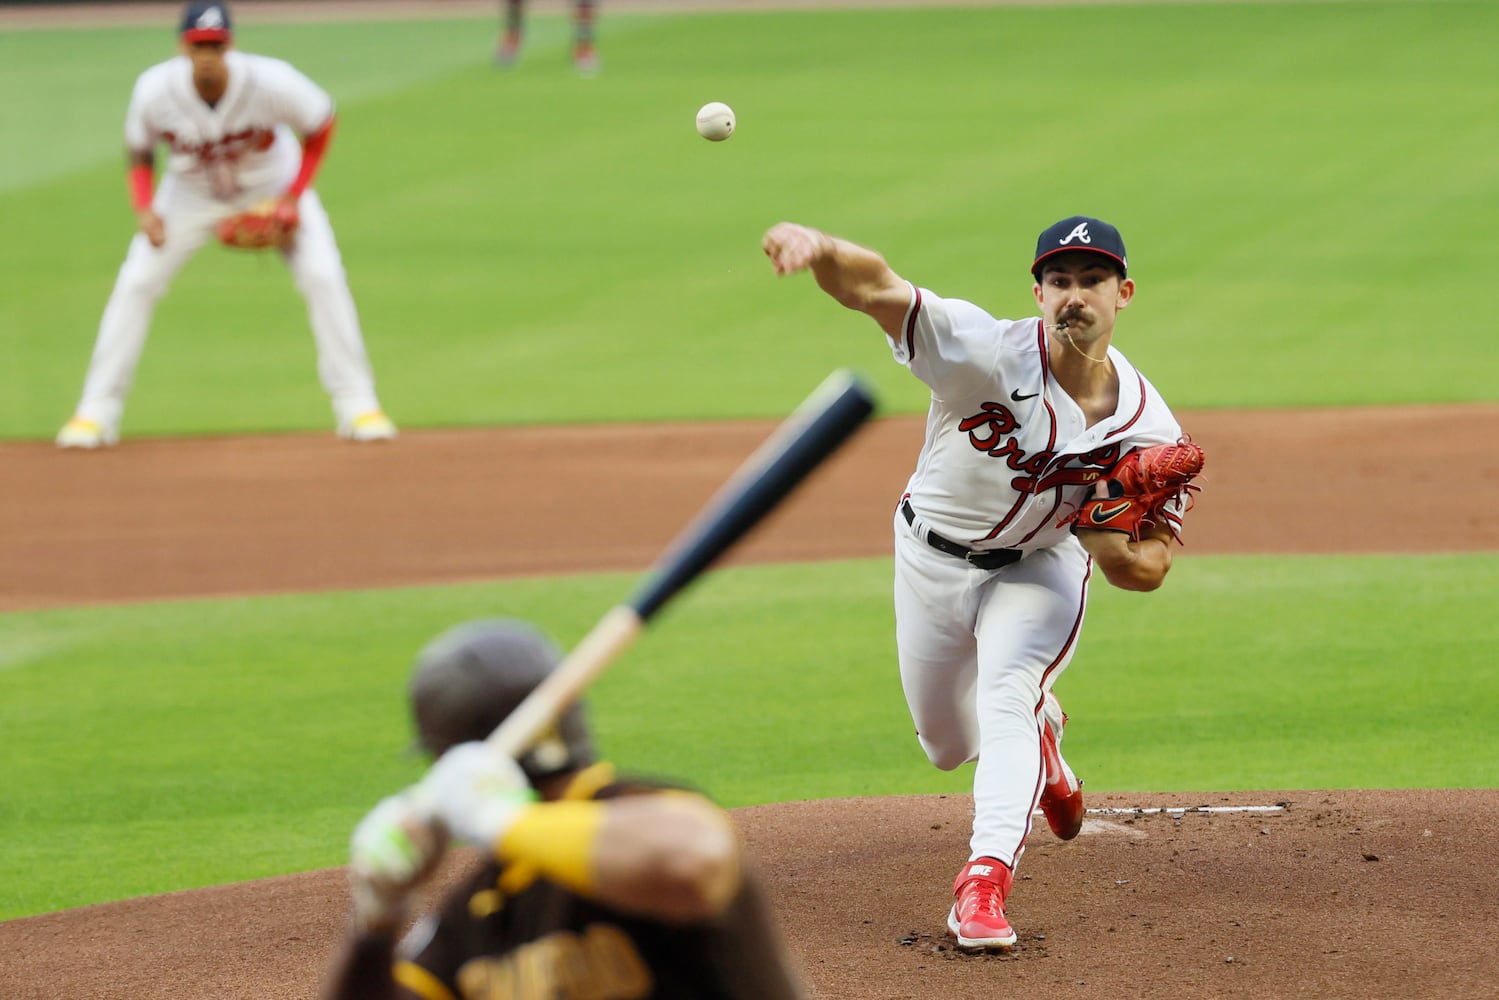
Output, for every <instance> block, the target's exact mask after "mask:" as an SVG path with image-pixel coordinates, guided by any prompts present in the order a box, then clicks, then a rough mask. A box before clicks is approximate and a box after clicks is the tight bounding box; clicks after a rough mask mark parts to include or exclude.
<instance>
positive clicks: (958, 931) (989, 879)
mask: <svg viewBox="0 0 1499 1000" xmlns="http://www.w3.org/2000/svg"><path fill="white" fill-rule="evenodd" d="M1014 881H1015V873H1014V872H1012V871H1010V869H1009V868H1008V867H1006V866H1005V865H1004V864H1003V863H1002V862H1000V861H998V860H996V859H994V858H975V859H974V860H972V861H970V862H968V864H966V865H964V866H963V870H962V871H960V872H958V877H957V879H956V880H954V882H953V896H954V899H953V905H952V909H951V910H949V911H948V914H947V929H948V930H950V931H952V932H953V936H954V937H956V938H957V939H958V947H959V948H967V949H969V950H974V951H987V950H1000V951H1003V950H1005V949H1007V948H1013V947H1014V946H1015V929H1014V928H1013V927H1011V926H1010V922H1009V920H1007V919H1005V898H1006V897H1007V896H1009V894H1010V886H1011V885H1013V884H1014Z"/></svg>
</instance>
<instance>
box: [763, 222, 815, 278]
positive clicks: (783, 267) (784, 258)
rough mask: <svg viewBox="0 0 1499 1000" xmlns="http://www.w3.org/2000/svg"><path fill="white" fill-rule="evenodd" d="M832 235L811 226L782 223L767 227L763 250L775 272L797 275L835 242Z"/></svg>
mask: <svg viewBox="0 0 1499 1000" xmlns="http://www.w3.org/2000/svg"><path fill="white" fill-rule="evenodd" d="M832 242H833V240H832V237H830V236H829V235H828V234H827V233H824V232H822V231H820V230H817V229H813V228H811V227H809V226H802V225H798V224H797V223H795V222H780V223H777V224H776V225H774V226H771V227H770V229H768V230H766V232H765V237H764V239H762V240H761V241H760V249H762V250H764V251H765V256H767V257H769V258H770V262H771V264H773V265H774V266H775V269H776V274H781V275H785V274H795V273H796V272H798V271H803V270H806V269H807V268H809V267H811V266H812V263H813V262H814V261H816V260H817V259H818V258H819V257H821V256H823V255H824V254H826V253H827V252H828V250H829V248H830V247H831V245H832Z"/></svg>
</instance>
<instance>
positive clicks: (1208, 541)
mask: <svg viewBox="0 0 1499 1000" xmlns="http://www.w3.org/2000/svg"><path fill="white" fill-rule="evenodd" d="M1181 417H1182V422H1183V424H1184V426H1186V427H1188V428H1189V429H1191V431H1192V432H1193V434H1194V436H1195V437H1196V438H1197V440H1198V441H1199V442H1201V443H1202V444H1203V446H1204V448H1205V450H1206V452H1207V455H1208V461H1207V467H1206V470H1205V474H1204V478H1203V480H1202V482H1203V485H1204V491H1203V493H1202V495H1201V498H1200V500H1199V502H1198V507H1197V509H1196V510H1194V511H1193V512H1192V513H1191V514H1190V515H1189V517H1188V522H1187V542H1188V547H1187V548H1186V549H1185V550H1183V553H1182V556H1181V558H1191V557H1192V556H1193V555H1195V554H1199V553H1223V552H1243V553H1249V552H1279V553H1297V552H1364V551H1382V552H1430V551H1469V550H1486V551H1494V550H1499V504H1494V503H1492V502H1481V501H1482V500H1483V498H1487V499H1488V500H1489V501H1492V500H1493V499H1494V498H1495V497H1496V494H1499V455H1496V454H1495V452H1494V450H1493V448H1492V445H1491V443H1492V442H1493V441H1494V440H1499V405H1486V406H1452V407H1434V408H1370V409H1359V410H1316V411H1281V412H1275V413H1228V412H1221V413H1186V414H1181ZM773 426H774V424H773V423H772V422H737V423H722V424H703V425H687V424H683V425H664V426H663V425H652V426H611V427H594V428H588V427H577V428H536V429H527V430H495V431H487V430H474V431H433V432H413V433H407V434H406V435H404V436H403V437H402V438H401V439H400V440H398V441H396V442H394V443H391V444H388V445H384V444H382V445H349V444H345V443H342V442H339V441H337V440H335V439H334V438H333V436H332V435H331V434H329V435H287V436H280V437H262V438H221V439H196V440H187V441H169V440H143V439H126V441H125V442H124V443H123V444H122V445H121V446H119V447H118V448H115V449H112V450H109V451H105V452H101V453H97V454H80V453H71V452H59V451H58V450H56V449H54V448H53V447H52V446H51V445H48V444H42V443H20V444H17V443H10V444H0V468H4V469H5V470H6V472H5V478H6V482H5V498H6V499H5V506H4V518H3V520H0V564H3V565H4V566H5V567H6V573H5V576H4V585H3V586H4V589H3V591H0V608H3V609H5V610H16V609H22V608H38V607H45V606H49V605H77V604H86V603H97V602H108V603H114V602H128V601H138V600H155V599H163V598H173V597H198V596H210V595H224V594H243V593H272V592H278V591H283V590H316V589H328V588H345V587H374V586H395V585H401V584H410V583H435V582H442V581H453V580H467V579H489V578H497V577H503V576H508V575H518V574H532V573H555V572H567V571H587V570H603V569H616V570H629V571H641V570H643V569H645V568H646V567H647V566H648V565H649V564H650V563H651V562H652V561H653V560H654V559H655V558H656V556H657V555H659V553H660V551H661V550H662V547H663V546H664V545H665V544H666V543H668V542H669V541H670V539H671V538H672V537H674V536H675V535H676V533H677V532H678V531H679V530H681V528H682V526H683V525H684V524H686V523H687V521H688V520H689V519H690V518H691V517H692V516H693V515H695V514H696V512H697V511H698V510H700V509H701V508H702V506H703V504H704V503H705V502H707V500H708V499H709V498H710V497H711V496H712V495H713V493H714V492H715V491H716V490H717V489H718V488H719V487H720V486H721V485H722V484H723V482H724V480H725V479H726V478H727V477H728V476H729V475H730V474H731V473H732V471H733V470H734V469H735V468H737V467H738V465H739V464H740V463H741V462H742V461H743V460H744V458H745V457H747V456H748V455H749V454H750V453H751V452H752V451H753V450H754V449H755V448H756V447H757V446H758V445H759V444H760V443H761V442H762V441H763V440H764V439H765V437H766V436H768V434H769V433H770V432H771V430H772V429H773ZM921 436H922V422H921V421H920V420H919V419H913V418H893V419H886V420H880V421H876V422H874V423H873V424H871V425H870V426H869V427H868V428H866V429H865V430H863V431H861V432H860V434H859V436H858V437H857V438H856V439H855V440H854V441H853V442H852V443H851V444H850V445H849V446H848V447H847V448H846V449H844V450H843V451H842V452H840V453H839V454H838V455H837V456H835V458H834V459H833V460H832V461H831V462H830V463H828V465H827V466H826V467H824V468H823V469H821V470H819V471H818V472H817V474H816V475H815V476H814V477H813V479H812V480H811V481H810V482H809V483H808V485H807V486H806V487H805V488H804V489H803V490H802V491H801V492H800V493H799V494H797V496H795V497H794V498H793V499H792V501H791V502H790V503H789V504H787V505H786V507H785V508H784V509H783V510H781V511H779V512H777V513H776V514H775V515H773V516H772V518H771V519H770V521H769V522H768V523H767V524H766V525H765V526H763V527H762V529H760V530H759V531H758V532H757V533H756V534H755V535H754V536H752V538H751V539H749V540H748V541H747V542H746V544H745V545H744V546H743V548H742V549H739V550H737V551H736V552H735V554H734V557H733V559H731V560H730V562H740V563H745V562H765V561H788V560H814V559H824V558H838V557H846V556H885V555H888V554H889V550H890V521H891V512H892V509H893V507H894V504H895V502H896V500H897V499H898V497H899V496H900V492H901V488H902V486H903V484H904V482H905V479H906V477H907V475H908V474H909V472H910V468H911V465H912V462H913V460H914V458H915V455H916V453H917V451H918V449H919V447H920V443H921ZM1416 454H1420V455H1422V456H1423V461H1422V463H1421V475H1422V489H1421V492H1420V496H1421V497H1422V500H1421V509H1420V510H1419V511H1412V509H1411V506H1410V504H1411V496H1412V493H1413V491H1412V489H1411V487H1410V484H1409V483H1408V477H1409V476H1410V475H1411V474H1412V472H1411V466H1410V464H1409V461H1410V459H1409V456H1411V455H1416ZM1396 529H1398V531H1397V530H1396ZM1100 585H1102V584H1100ZM1161 599H1162V600H1164V601H1169V600H1170V597H1169V585H1168V588H1167V590H1166V591H1165V592H1163V596H1162V597H1161ZM602 610H603V609H600V611H601V612H602ZM892 656H893V653H892ZM890 738H891V739H892V740H905V739H910V736H909V734H908V733H905V732H900V733H891V734H890ZM913 752H914V751H913ZM684 777H688V778H690V777H691V776H690V775H689V776H684ZM1084 778H1086V774H1085V775H1084ZM1276 803H1284V804H1285V807H1284V808H1283V809H1278V810H1272V811H1269V812H1244V813H1200V812H1192V813H1186V814H1183V815H1172V814H1164V813H1155V814H1146V815H1138V816H1131V815H1112V814H1094V815H1093V816H1092V817H1091V818H1090V819H1089V821H1088V823H1087V825H1086V827H1085V830H1084V834H1083V835H1082V836H1081V837H1080V838H1079V839H1078V840H1076V841H1073V842H1071V843H1068V844H1062V843H1059V842H1057V841H1056V840H1054V839H1052V838H1051V835H1050V834H1049V832H1047V830H1046V828H1045V824H1044V823H1043V824H1041V825H1040V829H1039V830H1038V831H1037V832H1036V833H1035V834H1034V835H1033V836H1032V839H1031V843H1030V848H1029V850H1028V852H1027V854H1026V856H1025V858H1024V860H1023V862H1022V863H1021V866H1020V869H1019V871H1020V878H1019V881H1018V883H1017V888H1016V890H1015V893H1014V896H1013V897H1012V899H1013V902H1012V906H1011V916H1012V918H1013V920H1014V922H1015V924H1016V927H1017V929H1018V931H1019V933H1020V942H1019V946H1018V947H1017V949H1016V950H1015V951H1014V952H1013V953H1012V954H1010V955H1007V956H1004V957H997V956H987V957H975V956H968V955H963V954H961V953H958V952H956V951H955V950H954V948H953V942H952V940H951V938H949V937H948V936H947V934H946V931H945V928H944V925H943V918H944V916H945V912H946V907H947V905H948V893H949V890H950V885H951V880H952V877H953V875H954V873H955V872H956V870H957V868H958V866H960V865H961V863H962V862H963V860H964V859H965V858H966V856H967V837H968V832H969V822H970V817H971V809H972V802H971V799H970V798H969V797H967V796H916V797H894V798H870V799H857V800H837V801H824V802H798V803H783V804H777V805H766V806H757V807H754V808H750V809H741V810H737V811H736V814H735V815H736V819H737V821H738V823H739V825H740V828H741V829H742V830H743V833H744V836H745V839H746V842H747V845H748V847H749V849H750V851H751V854H752V856H753V857H754V858H755V859H756V861H757V863H758V865H759V867H760V869H761V871H762V873H763V874H764V876H765V878H766V880H767V883H768V885H769V889H770V892H771V895H772V897H773V899H774V901H775V903H776V909H777V913H778V916H779V919H780V921H781V923H782V926H783V928H784V930H785V932H786V936H787V939H788V942H789V946H790V947H791V949H792V951H793V953H794V954H795V956H796V957H797V959H798V961H799V962H800V963H801V965H802V967H803V969H804V971H805V974H806V978H807V981H808V983H809V984H810V986H811V988H812V993H813V995H814V996H816V997H824V998H849V1000H855V998H858V1000H900V998H912V1000H915V998H928V997H930V998H939V997H943V998H969V997H971V998H980V997H991V996H1000V995H1013V994H1016V993H1020V992H1029V991H1031V990H1032V989H1034V988H1042V989H1044V991H1045V992H1044V995H1046V996H1050V997H1097V996H1145V995H1147V994H1164V995H1169V996H1172V997H1177V998H1194V997H1226V996H1246V997H1280V996H1318V997H1348V998H1355V997H1357V998H1367V997H1376V996H1400V997H1431V998H1438V997H1440V998H1443V1000H1446V998H1450V997H1479V996H1492V995H1493V993H1494V986H1493V984H1494V983H1496V982H1499V959H1496V957H1495V955H1496V953H1495V950H1494V948H1493V947H1492V943H1493V940H1494V938H1495V936H1496V935H1499V902H1496V901H1499V847H1496V843H1499V841H1496V838H1495V837H1494V835H1493V830H1494V828H1495V820H1496V818H1499V817H1496V813H1499V792H1493V791H1471V792H1470V791H1441V792H1347V791H1342V792H1305V791H1302V792H1273V793H1272V792H1253V793H1248V792H1238V793H1224V794H1221V795H1213V796H1208V797H1204V796H1182V795H1167V796H1159V795H1132V796H1120V795H1105V796H1090V805H1091V806H1092V807H1094V808H1095V809H1098V808H1118V807H1126V806H1128V807H1134V806H1141V805H1144V806H1163V805H1176V806H1196V805H1203V804H1209V805H1216V806H1242V805H1267V804H1269V805H1274V804H1276ZM346 915H347V896H346V890H345V886H344V881H343V873H342V870H341V869H332V870H328V871H319V872H307V873H302V874H297V875H289V876H285V877H283V878H274V879H267V880H263V881H257V882H250V883H243V884H239V885H231V886H220V887H215V888H210V889H202V890H194V891H188V892H180V893H173V894H169V895H165V896H159V897H151V898H144V899H136V900H128V901H124V902H119V903H110V904H104V905H100V906H92V907H84V908H80V909H76V910H70V911H66V912H62V913H55V914H47V915H44V916H38V917H30V918H26V919H21V920H12V921H8V922H5V923H0V971H3V974H4V975H3V980H0V982H3V983H4V985H3V987H0V995H3V996H5V997H7V998H11V997H15V998H25V1000H31V998H38V1000H40V998H54V997H90V998H101V1000H103V998H107V1000H114V998H119V1000H126V998H130V1000H139V998H145V997H159V998H163V1000H186V998H206V997H214V998H220V1000H230V998H236V997H246V998H248V997H259V998H278V997H299V998H301V997H312V996H315V995H316V992H317V988H318V984H319V982H320V981H321V979H322V976H323V975H324V973H325V971H326V968H327V964H328V962H329V961H330V960H331V958H332V955H333V953H334V949H335V948H336V946H337V943H338V940H339V938H340V936H341V934H342V932H343V928H344V926H345V920H346Z"/></svg>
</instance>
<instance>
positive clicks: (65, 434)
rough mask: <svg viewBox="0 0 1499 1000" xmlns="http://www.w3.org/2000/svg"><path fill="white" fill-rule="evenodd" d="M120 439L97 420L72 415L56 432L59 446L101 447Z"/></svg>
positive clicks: (114, 432)
mask: <svg viewBox="0 0 1499 1000" xmlns="http://www.w3.org/2000/svg"><path fill="white" fill-rule="evenodd" d="M119 439H120V436H119V434H118V433H117V432H116V431H114V430H112V429H110V428H106V427H104V426H103V425H101V424H100V423H99V422H98V421H95V420H88V419H86V418H84V417H74V418H73V419H72V420H69V421H68V422H67V423H65V424H63V425H62V430H60V431H58V432H57V446H58V447H59V448H89V449H93V448H103V447H105V446H106V445H111V444H114V443H115V442H116V441H118V440H119Z"/></svg>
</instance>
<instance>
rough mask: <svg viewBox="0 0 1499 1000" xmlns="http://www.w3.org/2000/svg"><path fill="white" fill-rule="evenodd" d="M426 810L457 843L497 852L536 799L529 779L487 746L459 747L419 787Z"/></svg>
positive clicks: (441, 761) (509, 761) (468, 744)
mask: <svg viewBox="0 0 1499 1000" xmlns="http://www.w3.org/2000/svg"><path fill="white" fill-rule="evenodd" d="M417 790H418V794H419V796H420V797H421V799H422V801H423V802H424V803H425V805H426V806H427V808H429V809H431V811H432V813H433V814H434V815H435V816H436V817H437V819H438V820H439V821H440V822H441V823H442V824H443V825H444V826H445V827H446V828H447V831H448V833H450V834H451V835H452V836H453V837H454V839H456V840H459V841H461V842H463V843H465V844H471V845H473V846H475V847H484V848H492V847H494V845H495V844H496V843H498V841H499V840H500V838H501V837H503V836H504V835H505V832H506V831H507V830H509V829H510V825H511V824H512V823H514V822H515V820H516V818H517V817H518V816H519V815H520V814H521V813H522V812H523V811H525V810H526V809H527V808H529V807H530V806H531V805H532V804H533V803H534V802H535V801H536V799H537V796H536V790H535V789H533V788H532V787H531V784H530V782H529V781H527V780H526V773H525V772H524V771H522V770H521V767H520V765H519V764H517V763H516V762H515V761H514V760H512V759H511V758H510V757H508V756H506V755H505V754H503V753H501V752H499V751H497V750H496V749H495V748H494V747H492V746H490V745H489V744H487V743H482V742H474V743H460V744H458V745H457V746H455V747H453V748H452V749H451V750H449V751H448V752H447V753H445V754H443V755H442V757H441V758H439V759H438V761H437V763H436V764H434V765H432V770H430V771H428V772H427V775H426V777H424V778H422V780H421V783H420V784H419V785H418V786H417Z"/></svg>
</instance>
